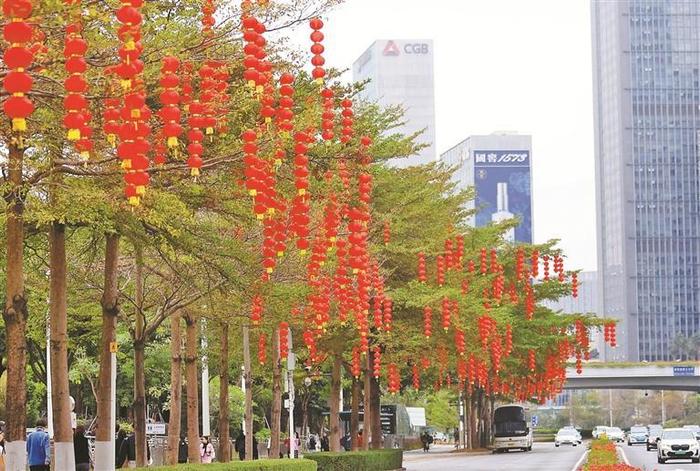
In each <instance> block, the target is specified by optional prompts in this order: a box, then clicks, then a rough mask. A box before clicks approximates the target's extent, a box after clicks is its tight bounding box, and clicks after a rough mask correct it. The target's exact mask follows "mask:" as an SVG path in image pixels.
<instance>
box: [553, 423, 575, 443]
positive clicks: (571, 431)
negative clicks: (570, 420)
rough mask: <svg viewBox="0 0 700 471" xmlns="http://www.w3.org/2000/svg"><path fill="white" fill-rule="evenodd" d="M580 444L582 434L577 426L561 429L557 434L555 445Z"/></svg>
mask: <svg viewBox="0 0 700 471" xmlns="http://www.w3.org/2000/svg"><path fill="white" fill-rule="evenodd" d="M567 444H568V445H572V446H576V445H580V444H581V434H580V433H578V431H577V430H576V429H575V428H568V427H565V428H562V429H559V431H558V432H557V434H556V436H555V437H554V446H556V447H558V446H559V445H567Z"/></svg>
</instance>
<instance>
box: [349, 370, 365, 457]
mask: <svg viewBox="0 0 700 471" xmlns="http://www.w3.org/2000/svg"><path fill="white" fill-rule="evenodd" d="M360 394H362V383H361V382H360V380H359V378H355V377H354V376H353V378H352V406H351V411H350V437H352V451H358V450H359V449H360V446H359V444H358V443H357V433H358V432H359V431H360ZM364 438H367V437H364Z"/></svg>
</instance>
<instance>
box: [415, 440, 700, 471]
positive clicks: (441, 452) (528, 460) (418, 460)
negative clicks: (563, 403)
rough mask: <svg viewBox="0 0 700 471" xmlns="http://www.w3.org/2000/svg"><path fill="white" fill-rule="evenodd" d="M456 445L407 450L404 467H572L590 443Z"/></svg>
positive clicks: (531, 470)
mask: <svg viewBox="0 0 700 471" xmlns="http://www.w3.org/2000/svg"><path fill="white" fill-rule="evenodd" d="M453 449H454V448H452V447H451V446H447V447H445V446H437V447H433V448H432V449H431V451H430V452H428V453H423V452H422V451H412V452H408V453H405V454H404V461H403V462H404V467H405V468H406V470H407V471H433V470H434V471H439V470H440V471H442V470H449V471H501V470H503V471H506V470H507V471H511V470H514V471H515V470H517V471H571V470H572V469H573V468H574V466H575V465H576V464H577V462H578V461H579V459H580V458H581V457H582V456H583V454H584V453H585V451H586V443H585V442H584V444H583V446H580V445H579V446H577V447H572V446H561V447H559V448H555V447H554V443H535V445H534V446H533V448H532V451H530V452H522V451H511V452H508V453H499V454H481V455H469V454H466V453H450V451H451V450H453ZM695 471H697V469H696V470H695Z"/></svg>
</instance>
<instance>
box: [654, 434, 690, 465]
mask: <svg viewBox="0 0 700 471" xmlns="http://www.w3.org/2000/svg"><path fill="white" fill-rule="evenodd" d="M657 446H658V450H657V451H656V456H657V458H658V461H659V463H661V464H663V463H665V462H666V460H679V459H681V460H692V462H693V463H700V444H698V441H697V439H696V438H695V434H694V433H693V431H692V430H688V429H682V428H669V429H666V430H664V431H663V433H662V434H661V439H660V440H659V442H658V445H657Z"/></svg>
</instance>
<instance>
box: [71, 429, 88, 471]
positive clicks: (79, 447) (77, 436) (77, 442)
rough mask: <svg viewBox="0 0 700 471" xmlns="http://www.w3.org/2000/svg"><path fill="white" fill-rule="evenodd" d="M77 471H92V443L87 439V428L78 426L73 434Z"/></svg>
mask: <svg viewBox="0 0 700 471" xmlns="http://www.w3.org/2000/svg"><path fill="white" fill-rule="evenodd" d="M73 452H74V453H75V471H90V443H89V442H88V439H87V437H85V426H84V425H83V424H78V425H77V426H76V427H75V432H74V433H73Z"/></svg>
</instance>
